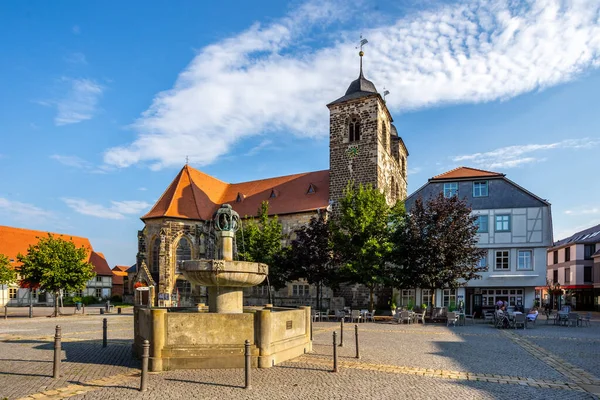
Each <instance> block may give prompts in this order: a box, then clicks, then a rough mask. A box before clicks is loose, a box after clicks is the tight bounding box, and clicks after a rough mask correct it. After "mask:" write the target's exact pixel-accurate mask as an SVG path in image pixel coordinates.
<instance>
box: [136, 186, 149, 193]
mask: <svg viewBox="0 0 600 400" xmlns="http://www.w3.org/2000/svg"><path fill="white" fill-rule="evenodd" d="M138 190H141V191H142V192H145V191H146V190H148V189H147V188H145V187H140V188H138Z"/></svg>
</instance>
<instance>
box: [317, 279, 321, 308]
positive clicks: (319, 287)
mask: <svg viewBox="0 0 600 400" xmlns="http://www.w3.org/2000/svg"><path fill="white" fill-rule="evenodd" d="M317 311H321V282H317Z"/></svg>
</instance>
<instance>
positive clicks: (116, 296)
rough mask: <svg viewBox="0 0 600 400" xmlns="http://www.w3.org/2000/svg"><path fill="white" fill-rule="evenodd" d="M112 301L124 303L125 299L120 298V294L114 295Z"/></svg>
mask: <svg viewBox="0 0 600 400" xmlns="http://www.w3.org/2000/svg"><path fill="white" fill-rule="evenodd" d="M110 301H111V302H113V303H122V302H123V298H122V297H121V296H119V295H118V294H114V295H112V297H111V298H110Z"/></svg>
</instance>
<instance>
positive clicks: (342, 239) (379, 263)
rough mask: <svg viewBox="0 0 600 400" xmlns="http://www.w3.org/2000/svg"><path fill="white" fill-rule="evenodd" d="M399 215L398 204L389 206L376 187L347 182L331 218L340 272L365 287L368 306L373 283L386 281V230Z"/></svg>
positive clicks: (388, 253) (388, 231) (388, 244)
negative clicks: (368, 295) (334, 213)
mask: <svg viewBox="0 0 600 400" xmlns="http://www.w3.org/2000/svg"><path fill="white" fill-rule="evenodd" d="M401 215H403V205H402V204H400V203H397V204H396V206H394V208H390V207H389V206H388V205H387V203H386V199H385V195H384V194H382V193H381V192H380V191H379V190H378V189H376V188H373V187H372V186H371V185H367V186H363V185H359V187H358V188H356V187H355V186H354V184H353V183H352V182H350V183H349V184H348V186H347V187H346V189H345V191H344V197H342V198H341V199H340V201H339V212H338V213H337V214H336V216H335V218H334V220H333V221H332V238H333V243H334V250H335V254H336V257H337V258H338V260H339V261H340V262H341V265H342V269H341V271H340V272H341V274H342V275H343V278H344V279H345V280H347V281H349V282H353V283H360V284H363V285H365V286H366V287H367V288H369V292H370V309H371V310H372V309H373V291H374V289H375V287H376V285H378V284H383V283H387V271H386V261H387V260H388V258H389V255H390V253H391V251H392V242H391V240H390V230H391V229H392V228H393V227H394V226H397V225H398V224H399V222H395V221H396V220H397V218H398V217H399V216H401Z"/></svg>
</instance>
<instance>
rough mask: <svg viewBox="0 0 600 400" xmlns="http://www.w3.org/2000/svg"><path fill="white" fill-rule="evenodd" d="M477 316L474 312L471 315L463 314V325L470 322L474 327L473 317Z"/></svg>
mask: <svg viewBox="0 0 600 400" xmlns="http://www.w3.org/2000/svg"><path fill="white" fill-rule="evenodd" d="M476 315H477V313H476V312H475V311H474V312H473V314H465V325H466V324H467V321H471V322H472V323H473V325H475V316H476Z"/></svg>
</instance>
